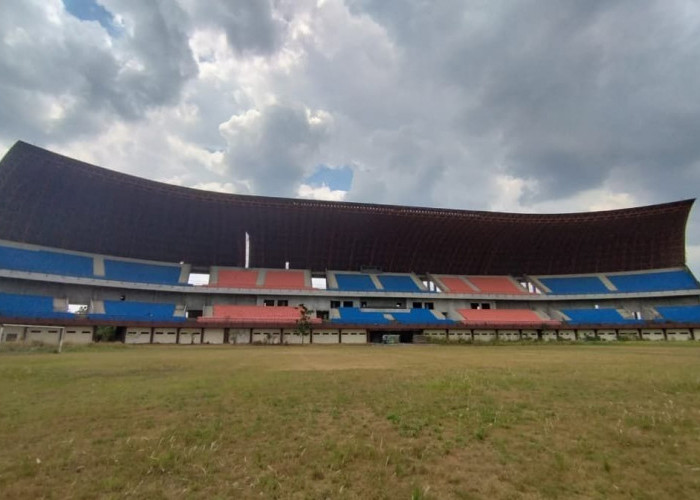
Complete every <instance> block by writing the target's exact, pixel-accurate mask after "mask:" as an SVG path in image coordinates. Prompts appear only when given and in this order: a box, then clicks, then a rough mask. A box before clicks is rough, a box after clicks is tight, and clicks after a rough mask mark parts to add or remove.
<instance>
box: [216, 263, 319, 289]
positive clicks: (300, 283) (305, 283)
mask: <svg viewBox="0 0 700 500" xmlns="http://www.w3.org/2000/svg"><path fill="white" fill-rule="evenodd" d="M310 276H311V275H310V273H309V272H308V271H304V270H299V269H240V268H227V267H219V268H216V269H214V270H213V271H212V274H211V277H210V283H209V286H211V287H217V288H264V289H269V290H308V289H310V288H311V277H310Z"/></svg>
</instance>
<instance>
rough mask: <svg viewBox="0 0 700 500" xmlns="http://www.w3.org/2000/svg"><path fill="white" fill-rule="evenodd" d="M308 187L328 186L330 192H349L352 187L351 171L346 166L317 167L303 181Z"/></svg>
mask: <svg viewBox="0 0 700 500" xmlns="http://www.w3.org/2000/svg"><path fill="white" fill-rule="evenodd" d="M304 183H305V184H308V185H309V186H322V185H324V184H325V185H326V186H328V187H329V188H330V189H331V190H332V191H337V190H340V191H349V190H350V186H352V169H351V168H350V167H348V166H343V167H329V166H327V165H319V166H318V167H316V171H315V172H314V173H313V174H312V175H310V176H309V177H307V178H306V179H304Z"/></svg>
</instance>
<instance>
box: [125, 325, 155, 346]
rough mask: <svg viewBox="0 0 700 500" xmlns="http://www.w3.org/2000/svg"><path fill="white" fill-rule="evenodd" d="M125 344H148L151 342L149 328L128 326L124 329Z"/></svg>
mask: <svg viewBox="0 0 700 500" xmlns="http://www.w3.org/2000/svg"><path fill="white" fill-rule="evenodd" d="M124 343H125V344H150V343H151V329H150V328H142V327H139V326H135V327H129V328H127V329H126V336H125V337H124Z"/></svg>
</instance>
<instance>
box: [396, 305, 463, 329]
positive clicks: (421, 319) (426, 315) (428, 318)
mask: <svg viewBox="0 0 700 500" xmlns="http://www.w3.org/2000/svg"><path fill="white" fill-rule="evenodd" d="M391 315H392V316H393V317H394V319H395V320H396V321H397V322H399V323H401V324H404V325H451V324H453V323H455V321H453V320H451V319H445V318H443V319H440V318H436V317H435V315H434V314H433V312H432V311H430V310H428V309H409V311H408V312H398V311H397V312H392V313H391Z"/></svg>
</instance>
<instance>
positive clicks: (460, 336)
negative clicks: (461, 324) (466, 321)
mask: <svg viewBox="0 0 700 500" xmlns="http://www.w3.org/2000/svg"><path fill="white" fill-rule="evenodd" d="M447 341H448V342H471V341H472V331H471V330H450V331H449V333H448V334H447Z"/></svg>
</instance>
